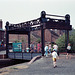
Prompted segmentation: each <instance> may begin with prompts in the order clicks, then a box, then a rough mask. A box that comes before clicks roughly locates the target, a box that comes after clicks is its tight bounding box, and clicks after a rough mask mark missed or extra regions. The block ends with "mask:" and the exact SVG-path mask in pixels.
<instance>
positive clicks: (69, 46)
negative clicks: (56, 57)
mask: <svg viewBox="0 0 75 75" xmlns="http://www.w3.org/2000/svg"><path fill="white" fill-rule="evenodd" d="M70 53H71V44H70V43H68V46H67V59H68V58H69V57H68V55H70V59H71V54H70Z"/></svg>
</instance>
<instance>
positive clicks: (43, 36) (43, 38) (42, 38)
mask: <svg viewBox="0 0 75 75" xmlns="http://www.w3.org/2000/svg"><path fill="white" fill-rule="evenodd" d="M41 44H42V56H44V46H45V30H44V29H43V25H41Z"/></svg>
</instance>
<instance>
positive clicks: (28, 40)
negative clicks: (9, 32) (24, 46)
mask: <svg viewBox="0 0 75 75" xmlns="http://www.w3.org/2000/svg"><path fill="white" fill-rule="evenodd" d="M28 47H29V49H30V32H28Z"/></svg>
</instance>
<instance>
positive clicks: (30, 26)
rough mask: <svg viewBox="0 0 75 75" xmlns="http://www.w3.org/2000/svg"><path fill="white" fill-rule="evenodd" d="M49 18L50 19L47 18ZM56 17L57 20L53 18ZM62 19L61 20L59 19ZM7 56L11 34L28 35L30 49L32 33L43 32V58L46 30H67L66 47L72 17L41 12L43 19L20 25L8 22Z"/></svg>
mask: <svg viewBox="0 0 75 75" xmlns="http://www.w3.org/2000/svg"><path fill="white" fill-rule="evenodd" d="M47 16H48V17H47ZM51 17H56V18H51ZM58 17H59V18H61V19H58ZM5 27H6V54H7V57H8V53H9V48H8V44H9V34H27V35H28V46H29V48H30V32H31V31H35V30H41V43H42V56H44V39H45V38H44V32H45V29H58V30H65V36H66V39H67V40H66V46H67V44H68V42H69V30H72V25H70V15H69V14H66V15H65V16H59V15H51V14H46V12H45V11H42V12H41V17H40V18H37V19H34V20H30V21H27V22H22V23H18V24H11V23H9V22H6V26H5Z"/></svg>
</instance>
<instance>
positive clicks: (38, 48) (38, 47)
mask: <svg viewBox="0 0 75 75" xmlns="http://www.w3.org/2000/svg"><path fill="white" fill-rule="evenodd" d="M37 52H38V53H39V52H41V44H40V42H38V44H37Z"/></svg>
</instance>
